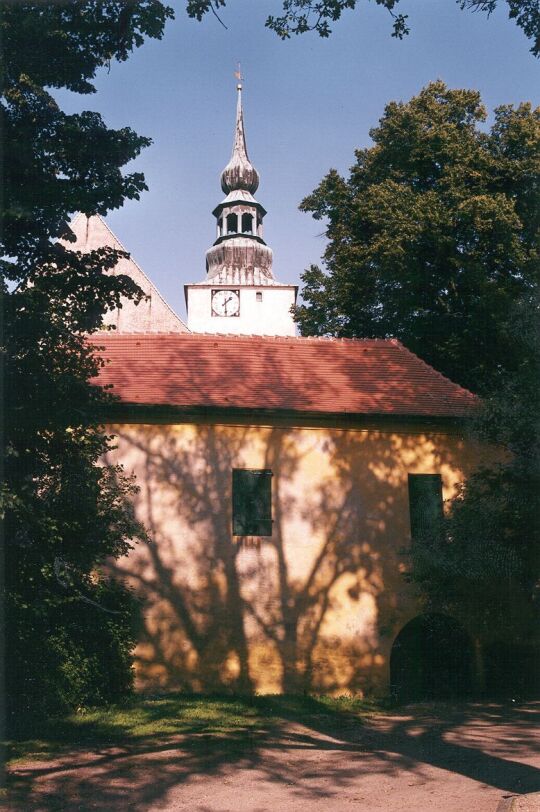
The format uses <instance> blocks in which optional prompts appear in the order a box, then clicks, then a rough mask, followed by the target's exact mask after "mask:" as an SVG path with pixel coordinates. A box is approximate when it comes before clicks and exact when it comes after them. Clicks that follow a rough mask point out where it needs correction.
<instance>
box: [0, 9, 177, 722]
mask: <svg viewBox="0 0 540 812" xmlns="http://www.w3.org/2000/svg"><path fill="white" fill-rule="evenodd" d="M171 15H172V11H171V9H170V8H168V7H167V6H165V5H163V4H162V3H160V2H158V0H130V1H129V2H114V1H113V0H86V1H85V2H77V3H64V4H58V3H7V4H3V9H2V19H1V27H2V35H3V66H2V68H3V70H2V87H1V114H2V125H3V135H4V156H3V157H4V162H3V167H4V196H3V201H2V211H1V216H2V260H1V264H0V271H1V284H2V293H3V299H4V329H3V342H2V344H3V346H2V353H3V360H4V392H5V401H4V406H5V436H4V443H3V457H4V460H3V465H4V482H3V486H2V490H1V493H0V496H1V501H2V505H1V507H2V513H3V515H4V532H5V549H6V554H5V567H6V576H5V591H6V595H5V602H4V604H5V608H6V613H7V618H6V621H7V622H6V629H7V640H6V644H7V656H6V658H5V661H6V663H7V664H8V671H7V675H6V676H7V680H6V684H7V694H8V716H9V718H8V724H9V722H10V721H11V720H15V719H18V720H19V722H20V721H21V720H22V719H24V718H26V717H28V716H29V715H32V714H35V713H36V712H39V711H42V710H57V709H59V708H61V707H66V706H74V705H80V704H84V703H88V702H99V701H103V700H106V699H111V698H112V697H114V696H118V695H119V694H120V693H122V692H123V691H125V690H126V689H128V688H129V685H130V681H131V672H130V648H131V644H132V632H131V627H130V622H131V621H130V617H131V604H132V601H131V599H130V596H129V594H128V593H127V592H126V590H125V589H123V588H121V587H119V586H117V585H115V584H113V583H110V582H108V581H107V580H106V579H105V578H104V577H103V576H102V575H100V574H99V570H98V569H97V568H98V567H99V565H100V564H101V563H102V562H103V561H104V560H105V559H106V558H107V557H109V556H113V557H117V556H119V555H123V554H124V553H125V552H127V550H128V549H129V548H130V545H131V543H132V542H133V541H134V540H136V539H142V538H145V531H144V529H143V528H142V527H141V526H140V525H139V524H138V522H137V521H136V520H135V517H134V515H133V511H132V508H131V502H130V496H131V495H132V493H133V490H134V484H133V482H132V481H131V480H130V479H129V478H128V477H126V476H125V474H124V472H123V471H122V469H121V468H120V467H118V466H116V467H115V466H107V465H103V464H102V460H103V457H104V455H105V454H106V452H107V451H108V449H109V448H110V438H109V437H107V436H106V435H105V434H104V432H103V430H102V429H101V428H100V427H99V420H100V418H101V415H102V413H103V408H104V406H106V404H107V403H108V402H109V400H110V395H109V394H108V393H106V392H104V391H103V390H101V389H97V388H95V387H93V386H92V385H91V379H92V378H93V376H95V374H96V372H97V370H98V362H97V361H96V360H95V358H94V357H93V355H92V352H91V350H90V349H89V347H88V345H87V343H86V341H85V334H86V333H90V332H92V331H94V330H96V329H97V328H99V326H100V325H101V323H102V319H103V315H104V313H105V312H106V311H107V310H108V309H110V308H113V307H116V306H118V305H119V304H120V300H121V297H123V296H126V297H129V298H133V299H135V300H138V298H139V297H140V296H141V295H142V292H141V291H140V290H139V289H138V288H137V286H136V285H135V284H134V283H133V282H132V281H131V280H130V279H129V278H128V277H125V276H121V275H120V276H115V275H112V274H108V273H107V271H108V270H110V269H111V268H112V267H113V266H114V265H115V264H116V262H117V260H118V258H119V256H120V255H121V253H122V252H118V251H115V250H112V249H109V248H104V249H98V250H95V251H91V252H88V253H82V252H79V251H72V250H69V241H70V240H73V239H74V237H73V235H72V233H71V231H70V229H69V219H70V217H71V216H72V215H73V214H74V213H75V212H76V211H81V212H83V213H86V214H89V215H90V214H94V213H96V212H99V213H101V214H105V213H106V212H107V211H109V210H111V209H113V208H116V207H118V206H120V205H122V203H123V202H124V200H126V199H133V198H135V199H136V198H138V197H139V195H140V194H141V192H142V191H143V190H144V189H145V188H146V187H145V183H144V178H143V176H142V175H141V174H140V173H137V172H133V173H127V174H126V173H124V172H123V167H124V166H125V165H126V164H127V163H128V162H129V161H130V160H132V159H133V158H135V157H136V156H137V155H138V154H139V152H140V150H141V149H142V148H143V147H145V146H146V145H148V144H149V143H150V140H149V139H148V138H144V137H141V136H139V135H137V134H136V133H135V132H133V131H132V130H131V129H129V128H127V127H126V128H122V129H120V130H113V129H109V128H108V127H107V126H106V124H105V123H104V122H103V120H102V118H101V116H100V115H99V114H97V113H93V112H88V111H86V112H83V113H80V114H77V115H67V114H66V113H64V112H63V111H62V110H61V109H60V107H59V106H58V104H57V103H56V101H55V99H54V97H53V95H52V92H51V88H68V89H69V90H72V91H76V92H79V93H91V92H93V90H94V87H93V85H92V82H91V80H92V79H93V78H94V76H95V74H96V71H97V70H98V68H99V67H100V66H103V65H106V64H107V63H108V62H109V61H110V60H113V59H116V60H124V59H126V58H127V57H128V55H129V53H130V52H131V51H132V50H133V49H134V48H135V47H138V46H139V45H141V44H142V43H143V41H144V39H145V38H146V37H158V38H159V37H161V35H162V31H163V26H164V23H165V21H166V19H167V18H168V17H170V16H171ZM59 238H63V240H62V241H59ZM38 662H39V663H40V668H36V663H38Z"/></svg>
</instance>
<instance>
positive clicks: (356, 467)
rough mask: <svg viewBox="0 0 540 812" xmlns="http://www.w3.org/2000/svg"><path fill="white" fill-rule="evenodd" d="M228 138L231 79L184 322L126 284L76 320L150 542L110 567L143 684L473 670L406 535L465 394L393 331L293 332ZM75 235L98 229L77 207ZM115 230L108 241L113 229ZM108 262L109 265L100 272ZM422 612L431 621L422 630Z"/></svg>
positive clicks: (476, 450)
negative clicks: (125, 299)
mask: <svg viewBox="0 0 540 812" xmlns="http://www.w3.org/2000/svg"><path fill="white" fill-rule="evenodd" d="M258 185H259V177H258V174H257V171H256V169H255V168H254V166H253V165H252V163H251V162H250V160H249V158H248V152H247V148H246V138H245V133H244V120H243V110H242V98H241V87H239V88H238V103H237V111H236V125H235V133H234V144H233V151H232V156H231V159H230V161H229V163H228V164H227V166H226V167H225V169H224V170H223V173H222V175H221V188H222V190H223V194H224V195H225V197H224V198H223V199H222V200H221V202H220V203H218V205H217V206H216V208H215V209H214V211H213V215H214V217H215V218H216V224H217V226H216V238H215V241H214V243H213V245H212V246H211V247H210V248H209V250H208V251H207V253H206V275H205V277H204V279H202V281H194V282H193V283H191V284H188V285H186V286H185V296H186V304H187V326H186V325H185V324H183V322H182V321H181V320H180V319H179V318H178V316H176V314H174V313H173V312H172V310H171V309H170V308H169V307H168V305H167V304H166V302H164V301H163V299H162V297H161V296H160V294H159V293H158V291H157V289H156V288H155V286H154V285H153V283H152V282H150V280H148V278H147V277H146V276H144V274H143V272H142V271H141V270H140V269H139V268H138V266H137V265H135V263H133V262H132V260H124V261H123V263H124V264H123V265H122V267H121V268H119V269H117V270H121V271H122V272H126V273H131V274H132V275H133V278H135V280H136V281H137V282H138V283H139V284H140V286H141V287H142V288H143V290H144V291H145V293H146V299H145V300H144V301H143V302H142V303H141V305H139V307H138V308H136V307H135V306H132V305H130V304H129V303H128V304H127V306H126V308H125V310H124V308H122V309H120V311H119V312H117V313H113V314H111V317H110V320H109V324H111V325H112V326H114V327H115V328H116V329H114V330H110V329H109V330H107V331H103V332H101V333H98V334H97V335H95V336H92V339H91V340H92V341H93V342H95V344H96V347H97V352H99V353H100V354H101V355H102V356H103V357H104V359H105V360H106V362H107V363H106V364H105V366H104V368H103V369H102V370H101V372H100V374H99V378H98V380H96V384H98V385H112V387H113V389H112V391H113V393H115V394H116V395H117V397H118V401H117V403H116V404H114V405H113V406H112V407H111V413H110V415H109V422H110V425H109V427H108V430H109V431H110V433H111V434H114V435H115V437H116V441H115V446H116V448H115V449H114V450H113V451H111V452H110V455H109V458H110V462H111V463H121V464H122V465H123V466H124V468H125V469H126V470H127V471H128V472H133V473H134V474H135V475H136V478H137V483H138V485H139V493H138V494H137V495H136V496H135V498H134V507H135V511H136V513H137V516H138V517H139V518H140V519H141V521H142V522H143V523H144V524H145V526H146V527H147V529H148V533H149V537H150V539H151V541H150V543H149V544H147V545H138V546H137V547H136V548H135V549H134V550H133V551H132V552H131V553H130V555H129V556H127V557H125V558H124V559H121V560H119V561H116V562H114V564H111V565H110V568H111V571H112V572H114V574H115V575H117V576H118V577H121V578H124V579H126V580H127V582H128V583H130V584H131V586H132V587H133V588H134V589H135V591H136V593H137V594H138V596H139V597H140V605H141V624H140V632H139V643H138V646H137V649H136V652H135V658H136V674H137V684H138V686H139V688H140V689H142V690H145V689H148V690H152V691H155V690H172V689H176V690H178V689H181V690H186V691H216V690H219V691H222V690H230V691H257V692H292V691H314V692H328V693H332V694H340V693H349V694H351V693H353V694H359V695H363V694H367V693H379V694H386V693H388V692H389V691H393V692H395V693H397V694H398V695H402V696H406V695H407V696H414V695H419V696H420V695H422V696H424V695H437V693H439V694H440V693H441V692H442V693H443V694H444V692H452V691H456V690H457V691H459V690H461V689H463V690H465V689H466V688H469V687H471V686H472V685H476V686H479V685H480V684H481V679H482V676H481V674H482V670H481V651H480V648H479V645H478V642H477V641H475V639H474V636H473V634H472V633H471V630H469V629H468V628H467V620H466V618H444V617H442V616H439V617H438V619H437V622H436V623H435V622H434V619H433V618H429V617H425V616H424V615H423V614H422V610H421V607H420V606H419V603H418V599H417V596H416V595H415V592H414V589H413V587H412V586H411V584H410V583H409V582H408V581H407V578H406V573H407V570H408V568H409V567H410V559H409V555H408V551H409V550H410V545H411V544H412V543H414V540H415V538H419V537H420V536H423V535H425V533H426V532H428V533H429V532H430V531H431V532H433V533H435V532H437V526H438V522H439V521H440V517H441V515H442V512H443V510H444V502H445V500H448V499H450V498H451V497H452V496H453V495H454V494H455V493H456V489H457V487H458V485H459V483H460V482H462V481H463V479H464V478H466V477H467V476H468V474H469V473H470V472H471V471H472V470H473V469H474V468H475V466H477V465H478V464H479V462H480V461H482V458H483V455H485V453H486V451H485V450H483V449H482V448H480V447H479V446H477V445H475V444H473V443H471V442H470V441H469V440H467V439H466V438H465V435H464V428H463V426H464V420H465V418H466V417H467V416H468V415H470V413H471V411H472V410H473V409H474V408H475V406H476V403H477V402H476V398H475V397H474V395H472V394H471V393H470V392H468V391H466V390H464V389H462V388H461V387H459V386H457V385H456V384H454V383H452V382H451V381H449V380H448V379H446V378H444V377H443V376H442V375H441V374H439V373H438V372H437V371H435V370H434V369H432V368H431V367H429V366H428V365H427V364H425V363H424V362H423V361H422V360H421V359H420V358H418V357H417V356H415V355H413V354H412V353H411V352H409V351H408V350H407V349H406V348H405V347H404V346H403V345H402V344H400V343H399V342H398V341H396V340H381V339H377V340H374V339H365V340H347V339H334V338H302V337H297V336H296V335H295V325H294V321H293V316H292V312H291V308H292V307H293V306H294V304H295V301H296V295H297V288H296V286H295V285H291V284H286V283H282V282H279V281H278V280H276V279H275V277H274V275H273V271H272V251H271V249H270V248H269V247H268V246H267V245H266V243H265V240H264V231H263V220H264V217H265V215H266V211H265V209H264V208H263V206H262V205H261V204H260V203H259V202H258V201H257V200H256V198H255V197H254V195H255V193H256V191H257V188H258ZM73 229H74V231H75V233H76V236H77V243H75V245H74V247H75V249H79V250H88V249H89V248H90V247H93V246H95V245H96V244H97V242H98V241H99V240H103V241H104V242H105V243H106V244H113V243H114V244H117V241H116V238H115V237H114V236H113V235H112V234H111V232H110V231H109V230H108V228H107V226H106V225H105V224H104V223H103V221H101V220H100V219H99V218H95V217H92V218H89V219H88V218H84V217H79V218H78V219H77V220H76V221H75V223H74V226H73ZM115 241H116V242H115ZM115 272H117V271H115ZM435 627H436V630H435V631H434V628H435Z"/></svg>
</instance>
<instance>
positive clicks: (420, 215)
mask: <svg viewBox="0 0 540 812" xmlns="http://www.w3.org/2000/svg"><path fill="white" fill-rule="evenodd" d="M485 118H486V112H485V110H484V107H483V106H482V104H481V100H480V96H479V94H478V93H477V92H476V91H471V90H450V89H448V88H447V87H446V86H445V85H444V83H442V82H440V81H438V82H434V83H432V84H430V85H428V86H427V87H426V88H425V89H424V90H422V91H421V93H420V94H419V95H418V96H416V97H415V98H413V99H411V101H409V102H407V103H396V102H392V103H390V104H389V105H387V107H386V110H385V113H384V115H383V117H382V119H381V121H380V123H379V126H378V127H377V128H375V129H373V130H372V131H371V133H370V134H371V137H372V139H373V141H374V146H372V147H369V148H367V149H361V150H357V152H356V163H355V165H354V166H353V167H352V169H351V172H350V175H349V177H348V178H342V177H341V176H340V175H339V174H338V173H337V172H336V171H334V170H331V171H330V172H329V173H328V175H327V176H326V177H325V178H324V179H323V180H322V182H321V183H320V185H319V186H318V188H317V189H316V190H315V191H314V192H313V193H312V194H311V195H310V196H309V197H307V198H306V199H305V200H304V201H303V202H302V204H301V208H302V209H303V210H304V211H309V212H311V213H312V214H313V216H314V217H315V219H317V220H321V219H324V220H325V221H326V223H327V226H326V234H327V237H328V239H329V242H328V246H327V249H326V251H325V255H324V258H325V261H326V268H327V271H326V272H323V271H322V270H321V269H320V268H317V267H314V266H312V267H311V268H310V269H309V270H307V271H306V272H305V273H304V275H303V277H302V278H303V281H304V289H303V292H302V296H303V299H304V304H303V305H302V306H300V307H299V308H298V309H297V320H298V322H299V325H300V329H301V332H302V333H303V334H304V335H325V334H331V335H339V336H345V337H347V336H348V337H354V336H360V337H370V336H371V337H387V336H395V337H397V338H399V339H401V340H402V341H403V342H404V343H405V344H406V346H408V347H409V348H410V349H411V350H413V351H414V352H417V353H418V354H419V355H420V356H421V357H422V358H424V359H425V360H426V361H428V362H429V363H430V364H433V366H434V367H435V368H436V369H438V370H439V371H441V372H443V373H444V374H445V375H447V376H448V377H450V378H451V379H452V380H455V381H456V382H458V383H460V384H462V385H464V386H466V387H468V388H470V389H472V390H473V391H476V392H480V393H484V392H486V391H487V390H488V389H489V388H490V387H491V386H493V383H494V377H495V376H496V375H497V374H499V373H502V372H504V370H512V369H514V370H515V369H516V368H517V366H518V365H519V363H520V362H521V356H520V354H519V351H518V348H517V346H516V344H515V343H514V342H509V341H508V333H507V323H508V318H509V314H510V312H511V310H512V307H513V305H514V303H515V301H516V300H517V299H518V298H520V297H522V296H526V295H529V293H530V292H531V291H532V290H535V289H536V286H537V284H538V243H537V239H536V234H537V230H538V225H539V222H540V207H539V200H540V196H539V195H538V177H539V169H540V159H539V150H538V144H539V135H540V111H533V110H531V107H530V105H529V104H521V105H519V107H517V108H515V109H514V108H513V107H511V106H504V107H500V108H498V109H497V110H496V111H495V121H494V124H493V126H492V128H491V130H490V131H489V132H486V131H485V130H484V129H483V128H482V129H481V128H480V126H479V125H481V124H482V122H483V121H484V120H485Z"/></svg>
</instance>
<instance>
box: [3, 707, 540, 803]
mask: <svg viewBox="0 0 540 812" xmlns="http://www.w3.org/2000/svg"><path fill="white" fill-rule="evenodd" d="M176 702H177V704H178V700H176ZM190 702H192V703H193V702H196V700H194V699H192V700H190V699H189V698H186V699H184V700H183V703H184V706H185V708H186V715H185V717H184V720H182V719H179V718H177V719H170V720H169V722H170V724H169V728H168V729H165V728H163V726H162V725H158V726H157V728H156V726H155V725H153V724H152V720H151V719H149V721H148V734H147V735H145V733H144V726H143V727H141V726H140V725H139V726H138V727H137V735H131V734H130V732H129V730H126V732H125V735H124V736H123V737H122V741H121V742H120V741H115V740H114V735H112V731H111V730H110V729H109V730H107V725H106V724H104V723H103V722H102V723H101V730H100V729H99V724H97V723H91V724H90V726H89V728H88V729H87V730H84V729H81V733H80V735H81V739H83V740H86V744H85V745H83V746H80V747H78V748H75V747H70V749H69V750H68V751H67V752H64V753H62V754H61V755H59V756H57V757H56V758H54V759H53V760H49V761H37V760H34V761H25V762H19V763H15V764H14V765H13V766H12V768H11V771H10V772H11V800H10V802H9V804H6V805H5V807H4V808H7V809H10V810H32V811H33V812H37V811H38V810H69V811H70V812H72V811H73V812H74V811H75V810H101V811H102V812H105V811H107V812H108V811H109V810H124V809H126V810H127V809H136V810H145V811H146V810H156V811H157V810H190V812H227V811H228V810H234V811H235V812H237V811H238V810H246V812H267V811H268V812H280V811H281V810H342V809H343V810H349V809H358V810H379V809H380V810H386V811H387V812H397V810H400V812H413V810H414V812H423V810H426V812H427V810H430V811H432V812H443V811H444V812H454V810H464V812H470V810H474V812H484V810H485V812H495V810H496V808H497V805H498V803H499V802H500V801H501V800H502V799H504V798H509V797H511V796H513V795H515V796H519V795H522V794H523V793H527V792H535V791H538V790H540V771H539V769H538V768H539V767H540V740H539V738H538V730H539V724H538V723H539V721H540V703H529V704H524V705H520V706H515V705H512V704H500V703H462V704H456V703H452V704H442V703H437V704H429V705H415V706H409V707H408V708H405V709H402V710H400V711H399V712H388V713H379V714H374V715H371V716H367V717H366V716H363V715H362V711H360V710H359V709H358V708H356V707H355V706H354V704H352V705H349V707H347V706H346V705H344V706H343V709H341V708H339V707H338V708H336V707H335V706H334V707H332V706H331V705H330V706H329V705H328V703H325V701H320V700H317V699H311V698H307V699H305V700H286V699H280V698H265V697H258V698H254V699H253V700H245V701H244V703H243V705H242V702H239V701H238V700H219V702H220V703H221V706H225V707H226V706H227V702H229V704H230V706H231V708H233V709H234V712H233V713H232V715H231V719H230V720H229V721H228V722H227V723H226V724H221V722H220V716H219V713H217V715H216V716H215V718H214V719H213V720H212V719H209V718H208V713H207V714H206V717H205V718H202V717H201V718H197V715H195V718H194V715H193V713H192V712H191V714H190V713H189V712H188V711H190V705H189V703H190ZM163 710H164V708H163V707H161V710H160V718H162V717H163ZM192 710H193V709H192V708H191V711H192ZM210 715H211V714H210ZM150 716H151V714H150ZM203 716H204V715H203ZM186 719H187V720H188V721H187V723H186ZM231 720H234V721H231ZM92 724H93V727H92Z"/></svg>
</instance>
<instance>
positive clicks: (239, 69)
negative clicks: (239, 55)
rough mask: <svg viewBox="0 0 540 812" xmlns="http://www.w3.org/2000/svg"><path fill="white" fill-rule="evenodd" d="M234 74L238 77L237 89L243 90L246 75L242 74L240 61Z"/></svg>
mask: <svg viewBox="0 0 540 812" xmlns="http://www.w3.org/2000/svg"><path fill="white" fill-rule="evenodd" d="M234 75H235V77H236V78H237V79H238V84H237V85H236V89H237V90H242V82H243V81H244V77H243V76H242V69H241V67H240V62H239V63H238V70H235V72H234Z"/></svg>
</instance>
